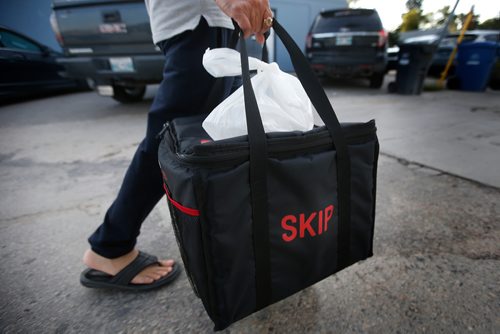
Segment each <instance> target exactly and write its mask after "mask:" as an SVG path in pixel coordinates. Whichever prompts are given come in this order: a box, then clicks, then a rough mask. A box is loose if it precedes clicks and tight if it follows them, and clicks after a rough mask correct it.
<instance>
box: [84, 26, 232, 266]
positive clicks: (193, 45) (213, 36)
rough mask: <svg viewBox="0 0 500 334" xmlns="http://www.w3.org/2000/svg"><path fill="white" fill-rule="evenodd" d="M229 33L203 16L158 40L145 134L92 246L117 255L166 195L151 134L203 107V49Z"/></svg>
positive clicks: (206, 84)
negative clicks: (159, 61)
mask: <svg viewBox="0 0 500 334" xmlns="http://www.w3.org/2000/svg"><path fill="white" fill-rule="evenodd" d="M230 36H231V30H228V29H224V28H211V27H209V26H208V25H207V23H206V21H205V19H203V18H202V19H201V20H200V24H199V25H198V27H197V28H196V29H195V30H193V31H186V32H184V33H182V34H180V35H178V36H175V37H173V38H170V39H168V40H166V41H163V42H161V43H159V46H160V48H161V49H162V51H163V53H164V55H165V66H164V69H163V80H162V82H161V84H160V86H159V88H158V92H157V93H156V96H155V99H154V101H153V105H152V106H151V110H150V111H149V114H148V124H147V132H146V137H145V138H144V140H143V141H142V142H141V144H140V145H139V147H138V149H137V151H136V153H135V155H134V158H133V160H132V162H131V164H130V166H129V168H128V170H127V173H126V175H125V178H124V180H123V183H122V186H121V188H120V191H119V193H118V196H117V198H116V199H115V201H114V202H113V204H112V205H111V207H110V208H109V209H108V211H107V213H106V216H105V218H104V223H103V224H102V225H101V226H99V228H98V229H97V230H96V231H95V232H94V234H92V235H91V236H90V238H89V242H90V245H91V248H92V250H93V251H94V252H96V253H98V254H100V255H102V256H104V257H107V258H116V257H119V256H122V255H125V254H127V253H128V252H130V251H131V250H132V249H133V248H134V246H135V243H136V240H137V236H138V235H139V233H140V228H141V225H142V222H143V221H144V219H145V218H146V217H147V215H148V214H149V213H150V212H151V210H152V209H153V208H154V206H155V205H156V204H157V203H158V201H159V200H160V199H161V198H162V197H163V196H164V195H165V193H164V192H163V186H162V178H161V172H160V168H159V166H158V145H159V140H158V139H157V138H156V135H157V134H158V133H159V132H160V131H161V129H162V127H163V124H164V123H165V122H166V121H168V120H171V119H173V118H176V117H181V116H189V115H194V114H198V113H200V112H202V111H203V106H204V103H205V101H206V99H207V97H208V95H209V93H210V91H211V88H212V86H213V84H214V82H215V80H214V78H213V77H212V76H210V75H209V74H208V73H207V72H206V71H205V69H204V68H203V65H202V57H203V54H204V52H205V50H206V49H207V48H209V47H210V48H215V47H221V46H227V45H228V43H229V39H230ZM233 81H234V80H232V79H229V80H227V82H226V85H225V86H226V91H225V93H224V94H225V95H228V94H229V93H230V90H231V87H232V86H233Z"/></svg>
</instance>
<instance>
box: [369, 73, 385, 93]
mask: <svg viewBox="0 0 500 334" xmlns="http://www.w3.org/2000/svg"><path fill="white" fill-rule="evenodd" d="M383 83H384V73H374V74H372V76H371V77H370V88H376V89H378V88H380V87H382V84H383Z"/></svg>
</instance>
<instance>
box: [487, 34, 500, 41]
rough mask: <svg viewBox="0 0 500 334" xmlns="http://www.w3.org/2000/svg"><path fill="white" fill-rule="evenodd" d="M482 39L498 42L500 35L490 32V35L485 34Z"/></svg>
mask: <svg viewBox="0 0 500 334" xmlns="http://www.w3.org/2000/svg"><path fill="white" fill-rule="evenodd" d="M484 39H485V40H487V41H489V42H499V41H500V35H499V34H491V35H485V36H484Z"/></svg>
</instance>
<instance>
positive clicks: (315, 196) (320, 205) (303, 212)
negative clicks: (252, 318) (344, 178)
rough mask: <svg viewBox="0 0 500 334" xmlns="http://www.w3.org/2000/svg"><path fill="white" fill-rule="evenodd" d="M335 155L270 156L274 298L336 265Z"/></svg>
mask: <svg viewBox="0 0 500 334" xmlns="http://www.w3.org/2000/svg"><path fill="white" fill-rule="evenodd" d="M335 157H336V153H335V151H328V152H323V153H317V154H306V155H301V156H298V157H294V158H291V159H285V160H278V159H269V165H268V166H269V169H268V171H269V173H268V191H269V196H268V201H269V224H270V237H271V272H272V274H271V275H272V288H273V295H272V300H273V302H276V301H278V300H280V299H283V298H285V297H287V296H289V295H291V294H293V293H295V292H297V291H300V290H302V289H304V288H305V287H307V286H310V285H311V284H314V283H316V282H317V281H319V280H322V279H323V278H325V277H327V276H329V275H331V274H332V273H334V272H335V270H336V267H337V231H338V226H337V222H338V216H337V180H336V179H337V174H336V162H335Z"/></svg>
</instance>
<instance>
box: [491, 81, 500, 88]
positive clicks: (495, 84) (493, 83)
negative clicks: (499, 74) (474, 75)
mask: <svg viewBox="0 0 500 334" xmlns="http://www.w3.org/2000/svg"><path fill="white" fill-rule="evenodd" d="M489 86H490V88H491V89H492V90H500V80H491V81H490V83H489Z"/></svg>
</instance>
